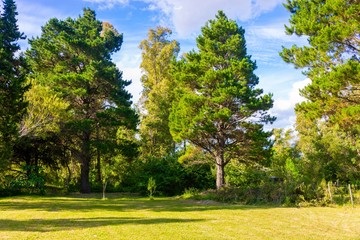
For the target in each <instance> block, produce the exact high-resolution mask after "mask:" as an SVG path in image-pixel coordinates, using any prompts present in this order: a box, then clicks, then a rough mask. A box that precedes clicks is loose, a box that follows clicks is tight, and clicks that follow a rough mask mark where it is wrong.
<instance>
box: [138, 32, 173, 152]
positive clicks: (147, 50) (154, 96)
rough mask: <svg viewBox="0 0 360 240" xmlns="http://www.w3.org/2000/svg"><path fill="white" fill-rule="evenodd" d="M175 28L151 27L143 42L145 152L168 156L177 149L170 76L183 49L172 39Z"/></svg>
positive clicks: (141, 132) (141, 107) (142, 135)
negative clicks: (171, 122) (171, 121)
mask: <svg viewBox="0 0 360 240" xmlns="http://www.w3.org/2000/svg"><path fill="white" fill-rule="evenodd" d="M170 35H171V30H170V29H168V28H163V27H157V28H155V29H150V30H149V32H148V39H146V40H143V41H142V42H141V43H140V49H141V50H142V58H143V60H142V62H141V65H140V67H141V69H142V70H143V72H144V75H143V76H142V77H141V82H142V84H143V87H144V90H143V92H142V96H141V105H140V110H141V115H142V118H141V125H140V134H141V139H142V143H143V145H142V153H143V155H145V156H146V155H149V156H153V157H164V156H166V155H167V154H169V153H171V152H173V151H174V141H173V139H172V136H171V134H170V130H169V115H170V111H171V104H172V101H173V99H174V89H175V88H174V81H173V79H172V78H171V76H170V72H169V70H170V63H171V60H173V59H174V58H175V57H176V56H177V54H178V52H179V43H178V42H177V41H175V40H172V41H170V40H168V37H169V36H170Z"/></svg>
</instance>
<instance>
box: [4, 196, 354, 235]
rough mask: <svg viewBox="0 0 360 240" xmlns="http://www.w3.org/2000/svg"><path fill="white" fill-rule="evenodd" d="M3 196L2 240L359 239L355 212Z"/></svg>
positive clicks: (163, 200) (175, 201)
mask: <svg viewBox="0 0 360 240" xmlns="http://www.w3.org/2000/svg"><path fill="white" fill-rule="evenodd" d="M108 197H109V198H108V199H107V200H101V199H100V195H95V194H93V195H70V196H66V197H46V196H45V197H34V196H30V197H29V196H21V197H10V198H0V239H85V240H89V239H111V240H115V239H130V240H136V239H141V240H143V239H152V240H153V239H171V240H175V239H196V240H198V239H217V240H218V239H360V208H359V207H358V208H354V209H353V208H351V207H349V206H346V207H331V208H330V207H311V208H282V207H266V206H243V205H228V204H219V203H215V202H210V201H202V202H197V201H189V200H179V199H175V198H155V200H149V199H147V198H139V197H124V196H122V195H119V194H111V195H108Z"/></svg>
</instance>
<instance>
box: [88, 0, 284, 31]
mask: <svg viewBox="0 0 360 240" xmlns="http://www.w3.org/2000/svg"><path fill="white" fill-rule="evenodd" d="M84 1H86V2H93V3H98V4H100V7H103V8H104V7H113V6H114V5H115V4H128V3H129V2H130V1H142V2H145V3H148V4H149V8H148V9H149V10H160V11H161V12H162V13H163V14H164V16H165V18H166V20H164V21H163V23H169V20H170V25H172V27H173V28H174V30H175V32H177V33H178V36H179V37H181V38H186V37H189V36H191V35H192V34H193V33H196V32H198V31H199V30H200V27H201V26H203V25H204V23H205V22H206V21H207V20H208V19H212V18H214V16H215V14H216V13H217V11H218V10H223V11H224V12H225V13H226V14H227V16H228V17H229V18H231V19H238V20H240V21H246V20H249V19H252V18H254V17H256V16H258V15H260V14H261V13H264V12H267V11H270V10H272V9H273V8H275V7H276V6H277V5H278V4H280V3H282V2H283V0H211V1H206V2H204V0H84Z"/></svg>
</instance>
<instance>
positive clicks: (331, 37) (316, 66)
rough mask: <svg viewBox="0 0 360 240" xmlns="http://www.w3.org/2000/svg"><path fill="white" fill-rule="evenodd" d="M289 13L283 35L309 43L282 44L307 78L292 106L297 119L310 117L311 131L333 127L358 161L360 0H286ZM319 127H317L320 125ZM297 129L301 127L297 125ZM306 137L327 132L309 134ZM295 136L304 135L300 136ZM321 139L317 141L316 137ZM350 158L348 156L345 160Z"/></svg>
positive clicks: (289, 59)
mask: <svg viewBox="0 0 360 240" xmlns="http://www.w3.org/2000/svg"><path fill="white" fill-rule="evenodd" d="M285 7H286V8H287V9H288V11H289V12H290V13H291V18H290V25H289V26H286V32H287V34H296V35H298V36H308V42H309V45H308V46H303V47H298V46H296V45H294V46H292V47H291V48H284V49H283V51H282V53H281V56H282V58H283V59H284V60H285V61H286V62H288V63H292V64H294V65H295V67H296V68H304V69H305V72H304V73H305V75H306V76H307V77H308V78H310V79H311V84H309V85H308V86H306V87H305V88H304V89H303V90H302V91H301V94H302V96H304V97H305V98H306V99H307V101H305V102H303V103H301V104H298V105H297V106H296V109H295V110H296V114H297V116H298V117H300V118H301V119H299V121H298V122H302V121H309V122H311V123H313V124H315V125H314V126H311V128H312V129H314V131H317V130H320V131H322V130H325V129H327V130H326V131H328V128H334V129H337V131H338V133H337V134H336V135H338V136H342V137H340V138H343V134H345V135H346V138H347V139H348V140H351V142H352V143H351V146H352V148H353V149H357V153H358V154H357V155H358V156H357V160H356V161H357V163H359V161H360V150H359V149H360V140H359V134H360V56H359V50H360V45H359V44H360V38H359V36H360V14H359V12H360V4H359V1H358V0H288V1H287V4H285ZM320 126H321V127H320ZM298 128H299V130H300V133H301V132H304V128H302V129H301V126H299V127H298ZM306 135H307V136H314V137H315V138H319V137H320V136H325V135H328V133H324V134H322V133H319V132H314V133H313V134H306ZM300 137H306V136H303V135H300ZM318 141H320V139H318ZM344 160H350V159H344Z"/></svg>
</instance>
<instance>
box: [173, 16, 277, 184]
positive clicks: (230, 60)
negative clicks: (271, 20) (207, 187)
mask: <svg viewBox="0 0 360 240" xmlns="http://www.w3.org/2000/svg"><path fill="white" fill-rule="evenodd" d="M201 32H202V33H201V35H200V36H198V38H197V46H198V49H199V52H195V51H191V52H189V53H188V54H186V55H185V58H184V59H183V60H182V61H179V62H178V63H177V64H176V66H175V67H174V72H173V74H174V77H175V79H176V82H177V87H178V90H177V92H176V100H175V101H174V104H173V108H172V112H171V115H170V130H171V133H172V135H173V136H174V138H175V139H176V140H178V141H181V140H186V141H189V142H191V143H192V144H194V145H196V146H198V147H200V148H202V149H203V150H204V151H206V152H208V153H209V154H210V155H211V156H212V157H213V159H214V163H215V165H216V168H217V180H216V186H217V188H221V187H222V186H223V185H224V184H225V172H224V168H225V166H226V165H227V164H228V163H229V162H230V161H231V160H233V159H237V160H240V161H243V162H247V163H248V162H251V160H254V161H255V162H256V161H258V163H259V161H260V159H261V157H260V156H261V154H260V153H261V152H262V151H263V150H264V149H265V146H266V144H268V142H267V140H266V139H267V137H268V136H269V133H266V132H264V131H263V129H262V128H263V125H262V124H263V123H266V122H272V121H274V118H273V117H271V116H269V114H268V113H267V110H268V109H270V108H271V107H272V104H273V101H272V99H271V97H272V96H271V94H263V91H262V90H261V89H258V88H255V86H256V85H257V84H258V82H259V79H258V77H257V76H256V75H255V74H254V70H255V69H256V64H255V62H254V61H252V60H251V59H250V56H249V55H247V52H246V44H245V38H244V32H245V31H244V29H243V28H241V27H239V26H238V25H237V24H236V22H235V21H233V20H229V19H228V18H227V17H226V15H225V14H224V13H223V12H222V11H219V13H218V14H217V15H216V19H214V20H210V21H209V22H208V23H207V24H206V26H205V27H203V28H202V30H201Z"/></svg>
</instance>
